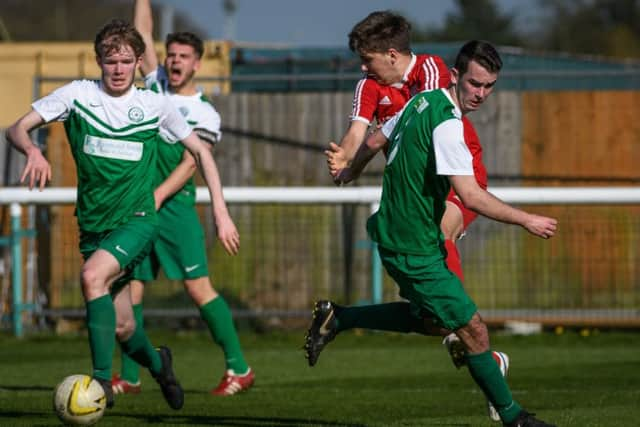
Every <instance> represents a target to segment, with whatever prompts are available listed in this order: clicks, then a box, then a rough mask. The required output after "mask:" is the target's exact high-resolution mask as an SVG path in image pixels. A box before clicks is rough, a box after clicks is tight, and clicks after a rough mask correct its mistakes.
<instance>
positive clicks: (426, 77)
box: [416, 55, 451, 92]
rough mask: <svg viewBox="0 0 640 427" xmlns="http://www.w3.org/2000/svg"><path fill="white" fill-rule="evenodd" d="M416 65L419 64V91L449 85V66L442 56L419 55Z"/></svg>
mask: <svg viewBox="0 0 640 427" xmlns="http://www.w3.org/2000/svg"><path fill="white" fill-rule="evenodd" d="M416 65H417V66H419V71H418V80H419V81H420V88H419V91H420V92H421V91H425V90H434V89H441V88H447V87H449V83H451V76H450V75H449V67H447V64H445V63H444V61H443V60H442V58H440V57H439V56H437V55H419V56H418V60H417V64H416Z"/></svg>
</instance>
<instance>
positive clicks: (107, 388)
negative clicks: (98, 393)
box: [93, 377, 115, 409]
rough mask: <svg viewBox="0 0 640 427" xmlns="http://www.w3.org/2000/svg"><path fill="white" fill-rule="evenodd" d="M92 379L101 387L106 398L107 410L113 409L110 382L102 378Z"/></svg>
mask: <svg viewBox="0 0 640 427" xmlns="http://www.w3.org/2000/svg"><path fill="white" fill-rule="evenodd" d="M93 379H94V380H96V381H98V383H100V385H101V386H102V389H103V390H104V396H105V397H106V398H107V403H106V406H107V408H108V409H111V408H113V405H114V404H115V402H114V400H113V390H112V389H111V381H109V380H103V379H102V378H96V377H93Z"/></svg>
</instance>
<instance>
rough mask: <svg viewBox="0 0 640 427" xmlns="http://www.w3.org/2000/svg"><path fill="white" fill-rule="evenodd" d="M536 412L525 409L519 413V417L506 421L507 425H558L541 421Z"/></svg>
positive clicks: (542, 426)
mask: <svg viewBox="0 0 640 427" xmlns="http://www.w3.org/2000/svg"><path fill="white" fill-rule="evenodd" d="M534 415H535V414H530V413H528V412H527V411H525V410H524V409H523V410H521V411H520V413H519V414H518V418H516V419H515V420H513V421H512V422H510V423H505V424H504V426H505V427H556V426H555V424H549V423H545V422H544V421H540V420H539V419H537V418H536V417H534Z"/></svg>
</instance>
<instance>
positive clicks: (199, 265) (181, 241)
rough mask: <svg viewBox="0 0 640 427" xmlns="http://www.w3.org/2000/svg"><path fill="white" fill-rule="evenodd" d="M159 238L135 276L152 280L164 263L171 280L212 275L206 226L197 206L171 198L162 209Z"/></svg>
mask: <svg viewBox="0 0 640 427" xmlns="http://www.w3.org/2000/svg"><path fill="white" fill-rule="evenodd" d="M158 222H159V224H158V238H157V239H156V241H155V242H154V244H153V248H152V250H151V253H150V254H149V256H148V257H146V258H145V259H144V261H142V263H140V265H139V266H138V267H137V268H136V270H135V272H134V275H133V277H134V278H136V279H138V280H142V281H151V280H154V279H156V278H157V277H158V271H159V269H160V267H162V269H163V270H164V274H165V275H166V276H167V278H169V279H171V280H184V279H197V278H199V277H205V276H208V275H209V270H208V269H207V252H206V248H205V240H204V230H203V229H202V225H200V218H198V212H197V211H196V208H195V206H192V205H187V204H185V203H182V202H179V201H175V200H170V201H169V202H167V203H166V204H165V205H163V206H162V208H161V209H160V210H159V211H158Z"/></svg>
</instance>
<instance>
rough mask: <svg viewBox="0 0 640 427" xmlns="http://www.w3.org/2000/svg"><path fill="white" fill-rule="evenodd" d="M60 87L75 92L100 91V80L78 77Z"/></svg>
mask: <svg viewBox="0 0 640 427" xmlns="http://www.w3.org/2000/svg"><path fill="white" fill-rule="evenodd" d="M62 87H63V88H65V89H66V90H68V91H71V92H73V93H76V94H83V93H84V94H86V93H92V92H98V91H100V82H99V81H98V80H89V79H78V80H73V81H71V82H69V83H67V84H65V85H64V86H62Z"/></svg>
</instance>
